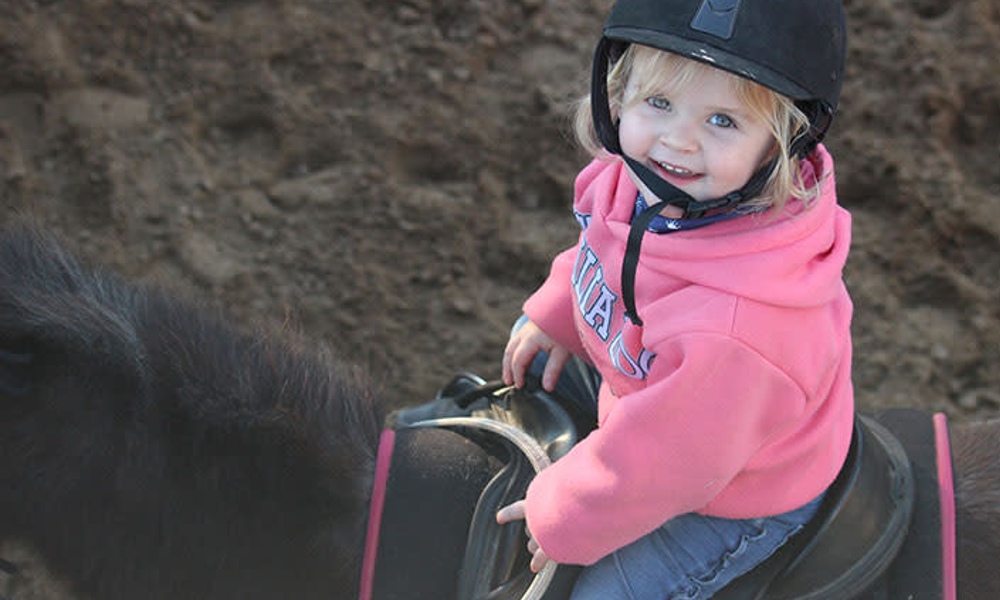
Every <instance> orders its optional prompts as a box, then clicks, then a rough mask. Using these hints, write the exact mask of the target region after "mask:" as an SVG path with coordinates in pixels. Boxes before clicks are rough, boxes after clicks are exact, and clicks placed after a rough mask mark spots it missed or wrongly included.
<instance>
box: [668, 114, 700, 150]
mask: <svg viewBox="0 0 1000 600" xmlns="http://www.w3.org/2000/svg"><path fill="white" fill-rule="evenodd" d="M660 143H661V144H663V145H664V146H666V147H668V148H671V149H673V150H677V151H679V152H694V151H695V150H697V148H698V136H697V134H696V131H695V126H694V124H693V123H689V122H687V121H684V120H682V119H676V120H673V121H672V122H671V123H670V124H669V125H667V126H665V127H664V128H663V129H662V130H661V131H660Z"/></svg>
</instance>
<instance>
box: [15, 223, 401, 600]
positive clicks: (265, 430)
mask: <svg viewBox="0 0 1000 600" xmlns="http://www.w3.org/2000/svg"><path fill="white" fill-rule="evenodd" d="M359 379H360V377H359V376H358V375H357V374H356V373H353V372H351V371H350V370H347V369H344V368H343V367H342V366H341V365H339V364H338V363H336V362H334V361H333V360H331V359H330V358H329V357H327V356H325V355H324V353H322V352H316V351H310V350H307V349H306V347H305V345H304V344H303V343H301V342H300V341H295V340H292V339H291V337H290V336H288V335H282V336H280V338H279V337H277V336H271V335H266V334H264V333H262V332H255V333H244V332H241V331H237V330H236V329H234V328H233V327H231V326H229V325H227V324H226V323H225V322H224V321H223V320H221V319H219V318H217V316H216V315H214V314H213V313H212V312H211V311H207V310H201V309H197V308H195V307H193V306H192V305H190V304H188V303H185V302H181V301H178V300H177V299H176V298H175V297H174V296H172V295H168V294H165V293H163V292H161V291H157V290H154V289H149V288H144V287H138V286H134V285H129V284H126V283H125V282H123V281H122V280H120V279H119V278H117V277H116V276H114V275H113V274H109V273H106V272H93V271H89V270H85V269H84V268H82V267H81V266H80V265H79V264H78V262H77V261H76V260H75V259H74V258H73V257H72V256H70V255H69V254H68V253H66V252H64V251H63V250H62V249H61V248H60V247H59V246H58V245H57V244H56V243H54V242H53V241H52V240H50V239H48V238H47V237H46V236H44V235H43V234H40V233H38V232H36V231H32V230H31V229H29V228H26V227H19V228H13V229H11V230H9V231H6V232H5V233H4V234H3V236H2V239H0V538H3V539H12V540H17V541H22V542H24V543H26V544H28V545H29V546H31V547H33V548H34V549H36V550H37V551H38V552H39V553H40V554H41V555H42V556H43V557H44V559H45V561H46V563H47V564H48V565H49V567H50V568H51V570H52V571H53V572H54V573H56V574H57V575H59V576H61V577H63V578H65V579H67V580H68V581H69V582H71V584H72V585H73V588H74V592H78V593H80V594H82V595H84V596H86V597H91V598H95V599H99V600H118V599H126V598H145V599H148V600H158V599H161V598H162V599H168V598H170V599H173V600H177V599H185V600H195V599H203V598H204V599H207V598H213V599H225V598H233V599H236V598H243V599H257V598H259V599H262V600H263V599H268V600H274V599H275V598H296V599H298V600H308V599H312V598H315V599H320V598H323V599H326V600H329V599H337V598H344V599H346V598H356V597H357V585H358V583H357V581H358V573H359V570H360V557H361V551H360V550H361V548H362V547H363V545H364V536H365V530H364V525H365V520H366V515H367V510H368V495H369V493H370V486H371V477H372V472H373V469H374V461H375V451H376V448H377V444H378V435H379V429H380V426H381V422H382V418H383V416H382V411H381V407H380V406H379V405H378V403H377V402H376V400H375V399H374V398H373V396H372V394H371V393H370V390H371V388H370V386H368V385H366V384H364V383H362V382H361V381H359Z"/></svg>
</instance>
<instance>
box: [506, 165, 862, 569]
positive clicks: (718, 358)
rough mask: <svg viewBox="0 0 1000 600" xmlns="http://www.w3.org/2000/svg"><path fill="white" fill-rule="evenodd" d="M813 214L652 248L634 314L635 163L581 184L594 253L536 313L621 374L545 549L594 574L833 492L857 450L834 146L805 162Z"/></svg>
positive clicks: (540, 294) (846, 238) (531, 504)
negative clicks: (635, 544) (698, 527)
mask: <svg viewBox="0 0 1000 600" xmlns="http://www.w3.org/2000/svg"><path fill="white" fill-rule="evenodd" d="M802 164H803V167H802V168H803V169H804V174H805V175H806V179H807V182H808V180H809V179H810V178H815V177H820V178H821V181H822V191H821V194H820V196H819V197H818V198H817V199H816V200H815V201H814V202H813V204H812V205H811V206H810V207H809V208H807V209H806V208H803V205H802V203H801V202H800V201H792V202H790V203H789V205H788V206H787V207H786V209H785V211H784V213H783V214H782V215H780V216H777V217H776V216H774V215H773V214H772V213H771V212H766V213H763V214H758V215H749V216H745V217H740V218H736V219H732V220H728V221H722V222H718V223H714V224H712V225H709V226H707V227H704V228H701V229H695V230H689V231H679V232H675V233H669V234H655V233H646V235H645V238H644V241H643V245H642V254H641V258H640V261H639V266H638V271H637V274H636V289H635V298H636V306H637V310H638V313H639V315H640V316H641V317H642V319H643V321H644V323H645V324H644V325H643V326H642V327H636V326H634V325H633V324H632V323H631V322H628V321H627V320H626V319H625V316H624V306H623V302H622V301H621V285H620V277H621V265H622V259H623V256H624V253H625V242H626V239H627V237H628V231H629V223H630V217H631V214H632V211H633V209H634V207H635V197H636V193H637V189H636V187H635V184H633V183H632V181H631V179H630V178H629V176H628V172H627V170H626V168H625V167H624V166H623V164H622V163H621V161H619V160H614V161H612V162H601V161H598V160H595V161H594V162H592V163H591V164H590V165H589V166H587V167H586V168H585V169H584V170H583V171H582V172H581V173H580V175H579V176H578V177H577V181H576V201H575V204H574V209H575V211H576V213H577V217H578V219H579V220H580V222H581V224H582V225H583V231H582V232H581V235H580V240H579V241H578V242H577V244H576V245H575V246H574V247H573V248H570V249H569V250H567V251H565V252H563V253H562V254H560V255H559V256H558V257H556V259H555V260H554V261H553V264H552V271H551V273H550V275H549V277H548V279H547V280H546V281H545V283H544V284H543V285H542V287H541V288H539V290H538V291H537V292H535V293H534V294H533V295H532V296H531V297H530V298H529V299H528V300H527V302H526V303H525V307H524V310H525V312H526V314H527V315H528V317H529V318H531V320H532V321H534V322H535V323H536V324H538V326H539V327H541V328H542V330H544V331H545V332H546V333H548V334H549V335H550V336H552V337H553V338H554V339H555V340H556V341H558V342H560V343H561V344H564V345H565V346H567V347H568V348H569V349H570V350H571V351H573V352H574V353H576V354H578V355H580V356H582V357H584V358H586V359H587V360H588V361H590V362H591V363H592V364H594V365H595V366H596V367H597V368H598V370H599V371H600V372H601V374H602V375H603V377H604V383H603V385H602V387H601V391H600V398H599V407H598V412H599V422H600V427H599V428H598V429H597V430H595V431H594V432H593V433H591V434H590V435H589V436H588V437H587V438H586V439H584V440H583V441H582V442H580V444H578V445H577V446H576V447H575V448H573V450H572V451H570V452H569V454H567V455H566V456H565V457H563V458H562V459H560V460H559V461H558V462H556V463H555V464H554V465H552V466H551V467H549V468H548V469H546V470H545V471H543V472H542V473H541V474H540V475H539V476H538V477H537V478H536V479H535V481H534V482H532V484H531V486H530V487H529V488H528V493H527V519H528V527H529V530H530V531H531V533H532V535H533V536H534V537H535V539H536V540H537V541H538V543H539V544H540V545H541V547H542V548H543V549H544V551H545V553H546V554H547V555H548V556H549V557H550V558H552V559H553V560H555V561H557V562H562V563H574V564H591V563H593V562H595V561H597V560H598V559H600V558H601V557H603V556H605V555H607V554H609V553H611V552H612V551H614V550H616V549H618V548H620V547H622V546H624V545H626V544H628V543H630V542H632V541H634V540H636V539H638V538H640V537H642V536H643V535H645V534H647V533H649V532H651V531H653V530H654V529H656V528H658V527H659V526H660V525H662V524H663V523H664V522H666V521H667V520H669V519H671V518H672V517H674V516H676V515H679V514H682V513H686V512H692V511H696V512H699V513H704V514H709V515H716V516H721V517H729V518H749V517H757V516H764V515H773V514H778V513H782V512H786V511H789V510H792V509H794V508H797V507H799V506H801V505H803V504H805V503H806V502H808V501H809V500H812V499H813V498H815V497H816V496H818V495H819V494H820V493H822V492H823V490H825V489H826V487H827V486H828V485H829V484H830V483H831V482H832V481H833V479H834V477H835V476H836V474H837V472H838V470H839V468H840V466H841V464H842V462H843V459H844V457H845V455H846V453H847V448H848V446H849V444H850V439H851V431H852V423H853V414H854V399H853V390H852V387H851V337H850V321H851V310H852V307H851V301H850V298H849V297H848V294H847V290H846V288H845V286H844V283H843V279H842V270H843V267H844V263H845V260H846V257H847V252H848V247H849V245H850V215H849V214H848V213H847V211H845V210H844V209H843V208H841V207H840V206H838V205H837V203H836V195H835V191H834V178H833V163H832V160H831V158H830V155H829V154H828V153H827V152H826V150H825V149H824V148H823V147H822V146H820V147H819V148H817V150H816V151H815V152H814V153H813V154H812V156H811V157H810V158H809V160H805V161H802Z"/></svg>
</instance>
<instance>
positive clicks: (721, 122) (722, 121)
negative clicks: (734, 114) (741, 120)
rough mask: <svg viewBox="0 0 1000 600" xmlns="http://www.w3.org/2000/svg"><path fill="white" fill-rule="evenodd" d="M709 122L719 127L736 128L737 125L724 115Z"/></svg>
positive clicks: (712, 118) (714, 116)
mask: <svg viewBox="0 0 1000 600" xmlns="http://www.w3.org/2000/svg"><path fill="white" fill-rule="evenodd" d="M708 122H709V123H711V124H712V125H716V126H718V127H727V128H728V127H736V123H735V122H733V120H732V119H731V118H729V117H728V116H726V115H723V114H716V115H712V116H711V117H709V119H708Z"/></svg>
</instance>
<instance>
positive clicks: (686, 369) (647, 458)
mask: <svg viewBox="0 0 1000 600" xmlns="http://www.w3.org/2000/svg"><path fill="white" fill-rule="evenodd" d="M649 381H650V384H649V385H648V386H647V387H645V388H643V389H641V390H640V391H637V392H635V393H632V394H627V395H624V396H622V397H621V398H620V399H619V400H618V402H617V403H616V404H615V406H614V407H613V408H612V409H611V410H610V412H609V413H608V414H607V416H606V417H605V419H604V421H603V422H602V423H601V426H600V428H599V429H597V430H596V431H594V432H592V433H591V434H590V435H589V436H588V437H587V438H586V439H584V440H583V441H582V442H580V443H579V444H578V445H577V446H575V447H574V448H573V450H571V451H570V452H569V453H568V454H567V455H566V456H565V457H563V458H561V459H560V460H559V461H557V462H556V463H555V464H553V465H552V466H551V467H549V468H548V469H546V470H545V471H543V472H542V473H540V474H539V475H538V477H536V478H535V480H534V481H533V482H532V483H531V485H530V487H529V488H528V492H527V520H528V528H529V530H530V531H531V534H532V536H533V537H534V538H535V540H536V541H537V542H538V543H539V544H540V545H541V547H542V548H543V549H544V551H545V553H546V554H548V555H549V556H550V557H551V558H552V559H553V560H555V561H557V562H562V563H570V564H592V563H594V562H595V561H597V560H598V559H600V558H602V557H604V556H605V555H607V554H609V553H611V552H613V551H614V550H616V549H618V548H620V547H622V546H625V545H626V544H628V543H630V542H632V541H634V540H636V539H638V538H640V537H642V536H643V535H645V534H647V533H649V532H651V531H653V530H654V529H656V528H658V527H659V526H660V525H662V524H663V523H664V522H666V521H667V520H669V519H671V518H672V517H674V516H677V515H679V514H682V513H686V512H691V511H697V510H699V509H702V508H704V507H705V506H706V505H707V504H709V503H710V502H711V501H712V499H713V498H715V497H716V495H718V494H719V492H720V491H721V490H722V489H723V488H724V487H726V485H727V484H728V483H729V482H730V481H731V480H732V479H733V478H734V477H735V476H736V475H737V473H739V472H740V471H741V470H743V469H745V468H746V467H747V465H748V463H749V462H750V461H751V460H752V458H753V456H754V454H755V452H756V451H757V450H758V449H759V448H761V446H762V445H763V444H764V443H765V442H766V441H767V440H768V439H769V437H771V436H774V435H776V434H778V433H779V432H781V431H782V429H783V427H784V426H786V425H787V424H788V423H789V422H790V421H791V420H793V419H795V418H797V417H798V416H799V415H800V414H801V413H802V411H803V407H804V404H805V400H804V394H803V392H802V391H801V389H800V388H799V387H798V386H797V385H796V384H795V383H794V382H793V381H792V380H791V379H790V378H789V377H788V376H787V375H786V374H785V373H783V372H782V371H780V370H779V369H777V368H775V367H774V366H773V365H771V364H770V363H769V362H767V361H766V360H765V359H764V358H763V357H762V356H760V355H759V354H758V353H757V352H755V351H754V350H753V349H751V348H749V347H747V346H746V345H744V344H742V343H741V342H739V341H738V340H734V339H732V338H730V337H726V336H724V335H720V334H715V333H701V334H689V335H685V336H683V337H682V338H681V339H677V340H674V341H673V342H670V343H668V344H664V347H663V348H661V349H660V351H659V352H658V355H657V360H656V361H655V363H654V365H653V368H652V370H651V371H650V378H649Z"/></svg>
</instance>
